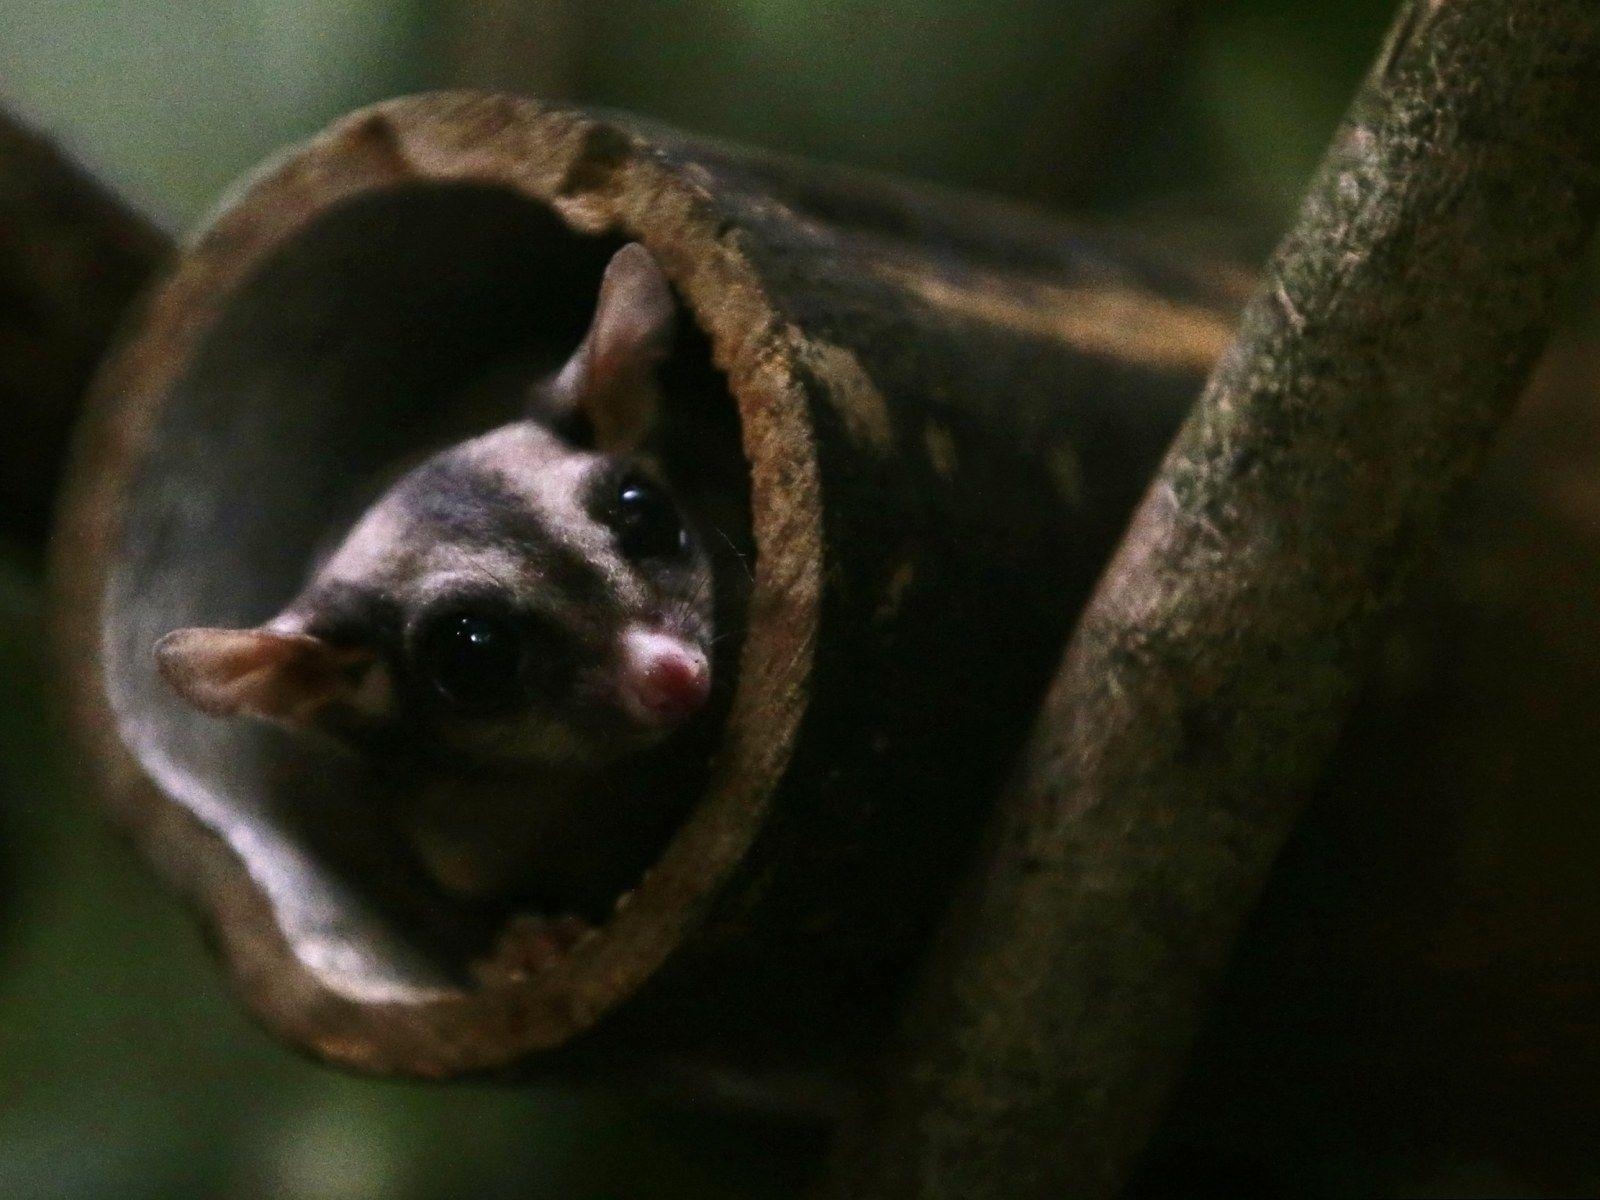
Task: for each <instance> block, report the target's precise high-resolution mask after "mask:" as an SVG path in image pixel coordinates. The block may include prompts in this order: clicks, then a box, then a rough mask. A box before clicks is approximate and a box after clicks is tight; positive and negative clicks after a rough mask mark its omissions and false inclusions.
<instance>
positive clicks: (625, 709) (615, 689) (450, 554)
mask: <svg viewBox="0 0 1600 1200" xmlns="http://www.w3.org/2000/svg"><path fill="white" fill-rule="evenodd" d="M673 321H674V301H673V299H672V295H671V292H670V290H669V289H668V286H667V283H666V280H665V278H664V277H663V276H662V274H661V272H660V269H659V267H657V265H656V263H655V261H654V259H653V258H651V256H650V255H649V253H648V252H647V251H645V250H644V249H643V248H642V247H640V246H637V245H630V246H627V247H624V248H623V249H622V250H621V251H619V252H618V253H617V255H616V257H615V258H613V260H612V262H611V264H610V266H609V267H608V268H607V271H606V275H605V279H604V281H603V282H602V285H601V291H600V298H599V301H598V303H597V306H596V311H595V316H594V319H593V322H592V324H591V326H590V329H589V332H588V334H587V335H586V336H585V338H584V340H583V343H582V345H580V346H579V348H578V350H577V351H576V352H575V353H574V354H573V356H572V358H571V359H570V360H569V361H568V363H567V365H566V366H565V367H564V368H563V369H562V370H561V372H560V373H559V374H558V375H557V376H556V377H555V379H554V380H553V381H552V382H551V383H550V384H549V385H547V386H546V387H545V388H543V389H541V391H540V396H539V411H540V417H541V419H529V420H525V421H520V422H517V423H515V424H512V425H508V426H505V427H503V428H500V429H497V430H494V431H493V432H490V433H488V434H485V435H484V436H482V437H479V438H475V439H473V440H471V441H468V442H464V443H462V444H460V445H457V446H454V447H452V448H450V449H448V450H445V451H443V452H442V453H440V454H438V455H435V456H434V457H433V458H431V459H429V460H427V461H426V462H424V463H423V464H422V465H420V466H419V467H417V468H415V469H414V470H412V471H411V472H409V473H408V474H406V475H405V476H403V477H402V478H401V479H400V480H399V481H398V482H397V483H396V484H395V485H394V486H393V487H391V488H390V489H389V491H388V492H387V493H386V494H385V495H384V496H383V497H382V498H381V499H380V500H379V501H378V502H377V504H375V505H374V506H373V507H372V508H371V509H369V510H368V511H367V512H366V513H365V514H364V515H363V516H362V517H361V519H360V520H359V521H358V522H357V523H356V525H355V527H354V528H353V529H352V530H351V531H350V533H349V534H348V535H347V536H346V538H345V540H344V541H343V542H342V544H340V546H339V547H338V548H337V549H336V550H335V551H334V553H333V554H332V556H331V557H330V558H329V559H328V560H327V561H326V562H325V563H324V564H323V566H322V567H321V568H320V569H319V570H318V571H317V572H316V574H315V575H314V577H313V578H312V579H311V581H310V582H309V584H308V585H307V586H306V588H305V589H304V590H303V591H302V592H301V594H300V595H299V596H298V597H297V598H296V599H295V600H294V601H292V602H291V603H290V604H289V605H288V607H287V608H285V609H284V610H283V611H282V612H281V613H279V614H278V616H276V617H274V618H273V619H272V620H270V621H268V622H267V623H266V624H264V625H262V626H260V627H258V628H255V629H246V630H226V629H183V630H178V631H176V632H174V633H172V634H169V635H167V637H165V638H163V639H162V640H161V642H160V643H158V645H157V648H156V657H157V664H158V666H159V668H160V671H161V674H162V675H163V677H164V678H165V679H166V680H167V681H168V682H169V683H170V684H171V685H172V686H173V687H174V688H175V689H176V690H177V691H178V692H179V693H180V694H181V695H182V696H184V697H185V698H186V699H188V700H189V701H190V702H191V703H193V704H194V705H195V706H196V707H198V708H200V709H202V710H203V711H206V712H211V713H216V714H223V715H233V714H243V715H251V716H256V717H261V718H265V719H268V720H272V721H277V722H279V723H284V724H289V725H296V726H304V727H314V728H319V729H323V730H326V731H328V732H332V733H334V734H336V735H340V736H343V737H345V738H347V739H349V740H351V741H353V742H355V743H357V744H359V745H370V746H380V747H385V748H390V747H392V748H397V749H400V750H403V751H411V752H415V753H417V754H420V755H423V756H431V757H436V758H442V759H444V760H445V761H460V762H463V763H465V764H476V765H514V764H519V763H536V764H546V765H549V766H571V767H581V766H583V765H597V764H600V763H603V762H606V761H609V760H612V759H614V758H616V757H618V756H619V755H623V754H626V753H629V752H632V751H635V750H638V749H641V748H644V747H647V746H649V745H651V744H652V743H654V742H657V741H660V740H661V739H662V738H663V737H665V736H666V735H667V734H668V733H669V732H670V731H671V730H673V729H675V728H677V727H678V726H680V725H682V724H683V723H684V722H686V721H688V720H689V719H690V718H691V717H692V716H693V715H694V714H695V713H696V712H697V711H699V710H700V709H701V708H702V706H703V705H704V703H705V701H706V699H707V696H708V694H709V690H710V682H711V681H710V662H709V650H710V646H711V640H712V617H711V614H712V601H713V597H712V573H711V565H710V561H709V558H708V556H707V554H706V552H705V549H704V546H703V544H702V542H701V540H700V537H699V535H698V534H697V532H696V531H695V530H694V529H693V528H692V526H691V522H690V521H689V520H688V518H687V517H686V516H685V515H684V514H683V513H682V512H681V511H680V510H679V507H678V505H677V503H676V502H675V501H674V499H673V496H672V492H671V489H670V488H669V487H668V485H667V483H666V482H665V481H664V480H663V479H662V478H661V476H660V474H659V472H658V471H657V469H656V468H655V467H654V466H653V465H652V463H651V461H650V459H649V458H648V456H647V455H644V454H643V453H641V447H642V445H643V444H644V443H645V441H646V439H647V436H648V433H649V431H650V427H651V426H652V424H653V422H654V419H655V414H656V411H657V405H658V400H659V397H658V395H657V393H656V389H655V384H654V381H653V371H654V368H655V367H656V366H657V365H658V364H659V362H660V361H661V359H662V358H663V357H664V356H665V354H666V353H667V351H668V348H669V346H670V342H671V336H672V325H673ZM575 421H581V422H582V423H584V424H586V425H587V426H588V428H589V430H590V432H591V433H592V437H591V438H588V439H585V441H584V443H583V444H580V443H579V442H577V441H574V440H571V439H568V438H567V437H564V436H562V435H561V434H559V433H558V432H556V428H557V427H559V426H562V425H571V424H573V423H574V422H575Z"/></svg>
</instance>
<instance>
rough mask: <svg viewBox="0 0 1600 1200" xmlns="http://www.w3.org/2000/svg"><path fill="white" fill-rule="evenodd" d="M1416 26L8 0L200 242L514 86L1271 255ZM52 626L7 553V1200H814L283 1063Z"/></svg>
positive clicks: (32, 41) (531, 1096)
mask: <svg viewBox="0 0 1600 1200" xmlns="http://www.w3.org/2000/svg"><path fill="white" fill-rule="evenodd" d="M1391 8H1392V4H1391V0H1232V2H1229V0H1219V2H1216V3H1210V4H1206V5H1188V6H1186V5H1175V4H1170V3H1168V4H1150V3H1138V2H1136V0H1125V2H1122V3H1117V2H1115V0H988V2H987V3H984V4H982V5H976V4H970V3H957V2H954V0H918V2H917V3H909V2H898V3H871V2H869V0H836V2H828V0H684V2H681V3H647V2H645V0H605V2H603V3H592V4H589V5H586V6H579V5H578V4H576V3H572V4H523V5H518V4H516V3H512V2H505V0H496V2H494V3H483V4H471V3H470V2H468V3H457V4H452V3H448V2H446V0H0V97H3V98H4V99H5V101H6V102H8V103H12V104H15V105H16V106H18V107H19V108H20V109H21V110H22V111H23V112H24V113H26V114H28V115H30V116H31V117H32V118H33V119H34V120H35V121H37V122H38V123H40V124H42V125H43V126H44V127H45V128H47V129H48V130H50V131H51V132H53V133H55V134H56V135H57V136H59V137H61V138H62V139H64V140H65V141H66V142H67V143H68V144H69V145H70V146H71V147H73V148H74V149H75V150H76V151H77V152H78V153H80V154H81V155H82V156H83V157H84V158H85V159H87V160H88V161H89V162H90V163H91V164H92V165H94V166H95V167H96V168H97V169H98V170H99V171H101V172H102V173H103V174H104V175H105V176H106V177H107V178H108V179H110V180H111V181H113V182H114V183H115V184H116V185H117V186H119V187H120V188H121V189H122V190H123V191H124V192H125V193H126V194H127V195H128V196H129V197H130V198H132V199H134V200H135V201H136V202H137V203H139V204H140V205H142V206H144V207H145V208H147V209H148V210H149V211H151V212H153V213H155V214H157V215H158V216H159V217H161V218H162V219H163V220H164V221H165V222H166V223H167V224H169V225H170V226H171V227H172V228H174V229H182V228H184V227H187V226H188V225H190V224H192V223H193V222H194V221H196V220H197V219H198V218H199V217H200V216H201V215H202V214H203V213H204V211H205V210H206V209H207V208H208V207H209V206H210V205H211V204H212V203H213V202H214V200H215V199H216V197H217V195H218V193H219V192H220V191H221V190H222V189H223V188H225V187H226V186H227V184H228V182H229V181H230V180H232V179H234V178H235V177H237V176H238V175H239V174H240V173H241V172H243V171H246V170H248V169H249V168H250V167H251V166H252V164H254V163H256V162H257V161H259V160H260V159H261V158H262V157H263V156H265V155H267V154H269V153H271V152H272V150H273V149H274V148H275V147H277V146H280V145H281V144H283V143H285V142H288V141H292V140H294V139H297V138H300V137H302V136H304V135H306V134H308V133H310V132H312V131H314V130H315V129H317V128H318V127H320V126H321V125H323V124H324V123H326V122H327V121H328V120H330V119H332V118H333V117H335V116H338V115H339V114H341V113H342V112H345V111H346V110H348V109H350V108H352V107H354V106H357V105H359V104H362V103H364V102H366V101H369V100H374V99H378V98H381V97H384V96H388V95H392V94H395V93H397V92H403V91H410V90H416V89H421V88H427V87H436V86H446V85H453V84H457V83H463V82H466V83H485V82H486V83H491V84H501V85H511V86H528V87H530V88H532V89H535V90H541V91H544V92H547V93H553V94H556V95H560V96H566V97H574V98H578V99H582V100H592V101H598V102H601V103H605V104H611V105H616V106H619V107H625V108H629V109H634V110H639V111H643V112H647V113H650V114H653V115H655V116H657V117H659V118H662V119H664V120H667V121H669V122H674V123H677V124H680V125H683V126H685V127H688V128H691V129H695V130H699V131H703V132H709V133H714V134H719V135H723V136H727V137H731V138H736V139H739V140H743V141H749V142H756V143H760V144H764V145H768V146H771V147H775V148H780V149H785V150H791V151H796V152H799V153H803V154H807V155H812V156H819V157H825V158H831V159H838V160H844V161H848V162H852V163H857V164H864V165H869V166H879V167H884V168H888V169H891V170H894V171H900V172H905V173H910V174H914V175H918V176H923V177H926V178H930V179H934V180H939V181H943V182H947V183H952V184H957V185H964V186H975V187H980V188H986V189H990V190H997V191H1004V192H1010V193H1013V194H1015V195H1018V196H1022V197H1025V198H1029V199H1032V200H1035V201H1038V202H1041V203H1056V204H1068V203H1070V204H1074V205H1079V206H1082V207H1086V208H1090V209H1094V210H1097V211H1104V212H1124V213H1134V214H1139V213H1143V214H1146V215H1147V216H1150V217H1151V219H1161V218H1160V214H1163V213H1168V212H1172V211H1175V210H1176V209H1178V208H1180V207H1181V208H1184V209H1200V210H1207V211H1211V212H1213V213H1216V212H1221V213H1226V214H1229V215H1230V217H1232V218H1236V219H1237V220H1238V222H1239V223H1240V224H1241V226H1242V227H1243V228H1244V229H1246V230H1248V231H1250V232H1249V233H1248V234H1247V236H1246V238H1245V241H1244V244H1246V245H1253V246H1258V247H1259V246H1261V245H1264V244H1266V243H1267V242H1268V241H1269V240H1270V238H1271V236H1272V234H1273V233H1274V231H1276V230H1277V229H1279V228H1281V227H1282V225H1283V224H1284V222H1286V221H1287V219H1288V217H1289V215H1290V213H1291V211H1292V207H1293V205H1294V203H1295V201H1296V199H1297V197H1298V194H1299V191H1300V188H1301V186H1302V184H1303V182H1304V180H1305V178H1306V176H1307V174H1308V173H1309V171H1310V169H1311V168H1312V166H1313V165H1314V163H1315V161H1316V158H1317V156H1318V154H1319V153H1320V151H1321V149H1322V147H1323V146H1324V144H1325V143H1326V141H1327V138H1328V135H1329V133H1330V131H1331V129H1332V127H1333V125H1334V123H1335V122H1336V120H1337V118H1338V116H1339V113H1340V111H1341V109H1342V107H1343V105H1344V104H1345V102H1346V100H1347V98H1348V97H1349V95H1350V93H1351V91H1352V89H1353V87H1354V85H1355V83H1356V81H1357V79H1358V78H1359V75H1360V73H1361V72H1362V70H1363V69H1364V67H1365V64H1366V63H1367V62H1368V61H1370V59H1371V57H1372V55H1373V54H1374V52H1375V49H1376V46H1377V43H1378V40H1379V37H1380V35H1381V32H1382V28H1383V26H1384V24H1385V22H1386V20H1387V17H1388V14H1389V11H1390V10H1391ZM1169 10H1170V11H1180V10H1181V11H1185V12H1190V13H1192V26H1191V28H1190V29H1189V30H1188V32H1187V34H1186V36H1185V38H1184V40H1183V41H1182V43H1181V44H1175V45H1173V46H1172V47H1171V53H1170V54H1168V55H1165V56H1162V55H1156V56H1154V57H1153V59H1152V62H1153V66H1152V67H1151V68H1149V69H1147V71H1146V72H1145V73H1144V74H1143V75H1135V76H1134V77H1133V86H1131V87H1125V88H1124V89H1123V92H1122V99H1120V100H1119V101H1118V102H1117V103H1116V104H1115V105H1113V106H1112V112H1111V117H1112V120H1111V121H1110V122H1109V123H1107V124H1106V125H1105V127H1104V128H1103V129H1102V130H1101V132H1100V134H1099V135H1097V138H1095V139H1091V143H1092V146H1093V149H1092V153H1090V154H1089V155H1088V156H1087V158H1086V157H1085V155H1084V153H1083V152H1082V150H1081V149H1078V150H1076V151H1073V150H1072V149H1071V148H1073V147H1081V146H1082V144H1083V143H1084V140H1085V139H1084V138H1083V137H1082V136H1081V134H1082V132H1083V130H1082V128H1081V127H1080V125H1081V123H1082V122H1085V121H1088V120H1100V119H1102V118H1103V117H1104V116H1105V114H1104V113H1099V114H1096V112H1095V110H1094V108H1093V107H1092V106H1091V105H1088V104H1086V103H1085V102H1084V99H1083V97H1084V96H1085V95H1086V94H1092V93H1094V92H1095V85H1094V81H1095V80H1096V79H1098V78H1100V77H1101V75H1103V74H1104V71H1103V64H1104V62H1105V59H1106V54H1107V49H1108V47H1109V48H1117V47H1118V46H1119V45H1121V44H1122V43H1124V42H1126V41H1127V34H1126V30H1127V29H1130V28H1133V29H1137V28H1140V26H1139V22H1140V21H1142V20H1146V19H1148V17H1149V16H1150V14H1151V13H1157V14H1158V15H1159V14H1161V13H1164V12H1166V11H1169ZM1157 27H1160V26H1159V22H1158V23H1157ZM1146 48H1148V47H1146ZM1124 49H1125V47H1124ZM1123 118H1126V119H1123ZM1063 162H1065V163H1068V164H1071V169H1070V170H1067V169H1065V168H1063V167H1062V166H1061V164H1062V163H1063ZM39 604H40V601H39V596H38V590H37V581H36V579H35V577H34V576H33V575H32V574H31V573H30V568H29V567H28V566H27V565H26V564H24V562H23V561H22V559H21V558H20V557H19V556H17V555H15V554H7V555H3V556H0V680H3V681H4V682H3V690H0V775H3V779H0V787H3V789H4V792H3V795H4V802H5V808H4V813H3V821H4V824H3V829H0V839H3V840H0V851H3V858H0V867H3V872H4V888H5V899H4V903H3V904H0V925H3V928H0V939H3V946H0V1197H3V1198H6V1200H35V1198H44V1197H52V1198H54V1197H60V1198H63V1200H65V1198H73V1200H87V1198H91V1197H92V1198H101V1197H105V1198H108V1200H109V1198H116V1200H140V1198H142V1197H150V1198H152V1200H155V1198H157V1197H161V1198H168V1200H182V1198H185V1197H202V1196H226V1197H290V1198H297V1200H298V1198H307V1200H365V1198H379V1197H383V1198H391V1200H411V1198H417V1200H423V1198H431V1197H455V1196H472V1197H484V1198H488V1197H501V1196H504V1197H527V1198H541V1197H564V1198H570V1200H583V1198H594V1200H600V1198H609V1197H634V1196H650V1197H655V1196H675V1195H677V1196H695V1197H719V1196H729V1197H732V1196H766V1195H771V1196H779V1195H791V1194H794V1192H795V1187H796V1179H797V1178H798V1175H797V1172H798V1171H799V1169H800V1166H801V1164H802V1163H803V1161H804V1155H803V1154H802V1153H801V1151H802V1150H803V1146H802V1145H797V1144H796V1142H795V1139H793V1138H792V1137H790V1136H784V1137H778V1136H777V1135H774V1134H771V1133H768V1132H765V1131H761V1130H758V1129H754V1128H749V1127H742V1126H739V1125H736V1124H729V1123H727V1122H723V1121H718V1120H715V1119H712V1118H709V1117H704V1116H699V1117H697V1116H694V1115H691V1114H687V1113H682V1112H670V1111H663V1110H661V1109H660V1108H659V1107H652V1106H651V1105H649V1104H647V1103H645V1102H643V1101H639V1100H632V1099H629V1098H626V1097H621V1098H619V1097H612V1096H601V1095H597V1094H583V1093H575V1092H572V1091H568V1090H564V1089H559V1088H556V1087H553V1086H552V1087H539V1088H529V1089H522V1090H494V1089H488V1088H471V1087H453V1088H448V1089H441V1088H427V1087H418V1086H408V1085H397V1084H379V1083H373V1082H369V1081H362V1080H354V1079H347V1078H344V1077H341V1076H339V1075H336V1074H333V1073H331V1072H328V1071H325V1070H322V1069H319V1068H316V1067H313V1066H310V1065H308V1064H305V1063H302V1062H300V1061H299V1060H297V1059H295V1058H293V1057H291V1056H290V1055H289V1054H287V1053H286V1052H284V1051H282V1050H281V1049H279V1048H278V1047H277V1046H276V1045H274V1044H272V1043H271V1042H269V1041H268V1040H267V1039H266V1038H265V1037H264V1036H263V1035H261V1034H260V1033H258V1032H257V1031H256V1030H255V1029H253V1028H252V1027H251V1026H249V1025H248V1024H247V1022H246V1021H245V1020H244V1019H243V1018H242V1017H241V1016H240V1015H239V1013H238V1012H237V1011H236V1010H235V1008H234V1007H233V1006H232V1005H231V1003H230V1002H229V1000H228V998H227V996H226V994H225V992H224V989H223V986H222V984H221V982H220V980H219V979H218V977H217V976H216V974H215V972H214V971H212V970H211V968H210V967H209V965H208V963H207V961H206V958H205V955H204V952H203V950H202V948H201V947H200V945H199V944H198V939H197V938H196V937H195V935H194V933H193V931H192V929H191V928H190V927H189V925H188V922H187V920H186V919H185V918H184V917H183V915H182V914H181V913H179V912H177V911H176V909H175V906H174V905H173V904H172V903H171V902H170V901H168V900H167V899H166V898H165V897H164V896H163V895H161V894H160V893H159V892H158V891H157V889H156V888H155V887H154V886H153V885H152V883H151V882H150V880H149V879H148V878H147V877H146V876H145V875H144V873H143V872H142V870H141V869H140V868H139V867H138V865H137V864H136V863H134V862H133V861H132V859H131V856H130V855H129V854H128V853H127V852H126V851H125V850H124V849H123V847H122V846H121V845H120V844H118V843H117V841H116V839H115V838H114V836H113V835H111V834H110V833H109V832H108V831H107V830H106V829H105V828H104V827H103V825H102V823H101V821H100V819H99V818H98V817H97V815H96V814H95V813H94V812H93V811H92V810H91V808H90V807H89V805H88V803H87V801H86V799H85V798H84V797H83V796H81V795H80V794H78V793H76V792H75V791H74V790H73V789H72V788H71V787H70V786H69V785H68V784H67V783H66V781H65V779H64V775H63V772H62V770H61V766H62V763H61V758H62V755H61V753H60V752H58V751H56V750H55V749H54V747H55V744H56V743H55V739H54V738H53V736H52V733H51V731H50V728H49V719H48V705H47V703H46V700H45V695H44V691H45V681H46V679H47V677H48V672H49V668H48V665H47V663H46V662H45V661H44V658H43V654H44V651H43V648H42V647H41V644H40V642H41V638H40V635H39V630H40V628H41V618H40V612H39ZM1343 1182H1344V1183H1345V1184H1347V1185H1348V1184H1350V1183H1351V1179H1350V1178H1349V1177H1348V1176H1345V1177H1344V1179H1343ZM1354 1190H1357V1191H1359V1190H1362V1189H1361V1188H1359V1186H1357V1187H1356V1188H1355V1189H1354Z"/></svg>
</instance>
